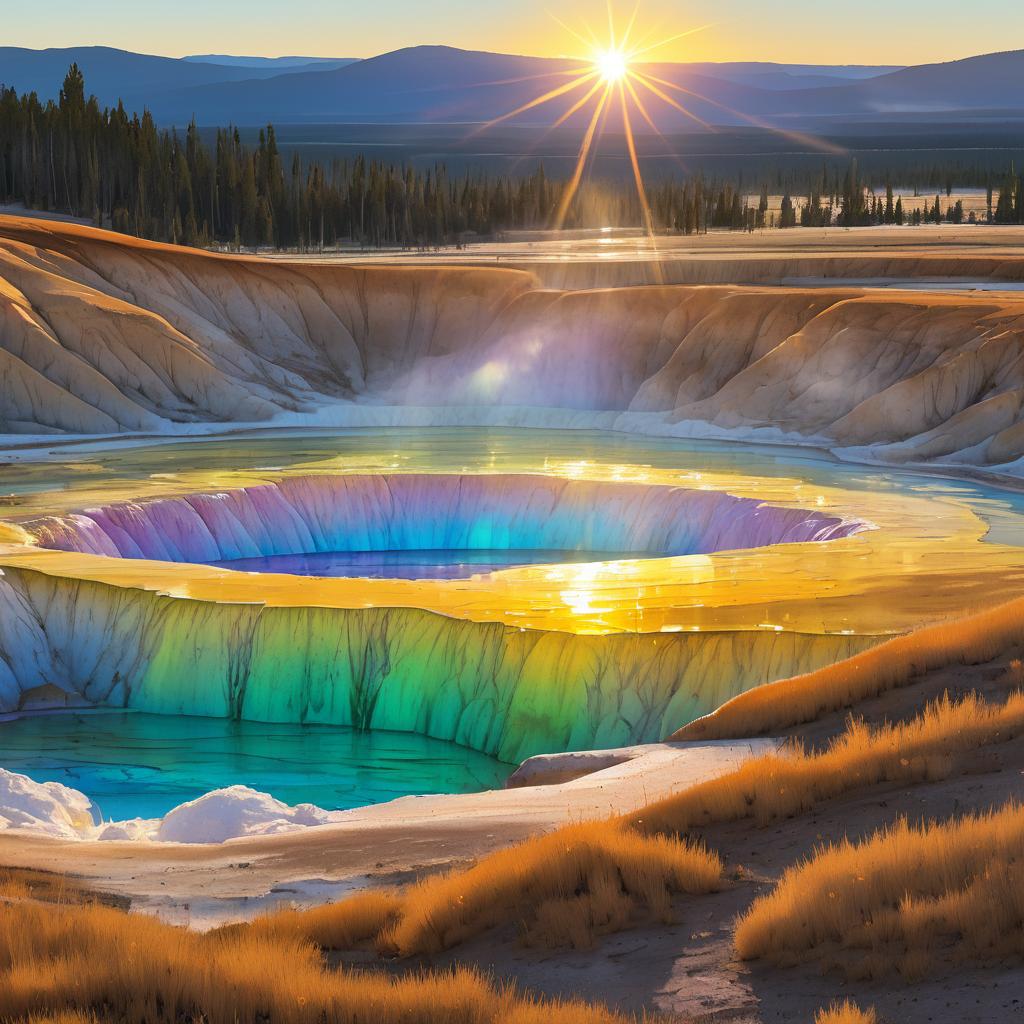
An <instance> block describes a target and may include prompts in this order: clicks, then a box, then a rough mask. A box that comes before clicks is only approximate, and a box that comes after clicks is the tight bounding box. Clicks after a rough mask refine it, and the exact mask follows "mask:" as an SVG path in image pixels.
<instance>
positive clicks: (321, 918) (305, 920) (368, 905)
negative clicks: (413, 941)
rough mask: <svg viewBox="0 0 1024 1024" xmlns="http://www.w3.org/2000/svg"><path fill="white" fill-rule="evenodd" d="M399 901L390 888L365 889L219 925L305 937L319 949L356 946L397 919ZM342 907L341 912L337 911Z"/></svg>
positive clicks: (229, 930) (227, 931) (233, 931)
mask: <svg viewBox="0 0 1024 1024" xmlns="http://www.w3.org/2000/svg"><path fill="white" fill-rule="evenodd" d="M402 903H403V900H402V896H401V895H400V894H399V893H397V892H395V891H394V890H392V889H368V890H366V891H365V892H360V893H356V894H355V895H354V896H349V897H348V898H347V899H345V900H344V901H343V902H341V903H327V904H324V905H323V906H319V907H312V908H311V909H309V910H279V911H276V912H275V913H273V914H267V915H265V916H263V917H259V918H257V919H256V920H255V921H253V922H252V923H251V924H244V925H229V926H227V927H225V928H221V929H220V934H221V935H223V936H229V935H240V934H243V933H246V934H249V935H261V936H264V937H267V938H270V939H293V940H304V941H307V942H312V943H313V945H314V946H318V947H319V948H320V949H358V948H359V947H360V946H363V945H365V944H367V943H370V942H372V941H373V940H374V939H376V938H377V936H378V935H380V934H381V933H382V932H383V931H385V930H387V929H388V928H390V927H392V926H393V925H394V924H395V923H396V922H397V921H398V917H399V913H400V911H401V908H402ZM341 908H344V912H339V911H340V910H341Z"/></svg>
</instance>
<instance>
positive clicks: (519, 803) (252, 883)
mask: <svg viewBox="0 0 1024 1024" xmlns="http://www.w3.org/2000/svg"><path fill="white" fill-rule="evenodd" d="M774 745H775V741H773V740H752V741H747V740H744V741H740V742H736V743H701V744H692V743H691V744H655V745H651V746H648V747H637V748H632V749H631V750H630V751H627V752H626V756H628V760H626V761H624V762H623V763H621V764H616V765H613V766H611V767H608V768H603V769H602V770H599V771H595V772H593V773H591V774H588V775H585V776H583V777H581V778H578V779H575V780H573V781H570V782H565V783H561V784H556V785H547V786H531V787H520V788H514V789H507V790H497V791H494V792H487V793H470V794H464V795H457V796H427V797H405V798H403V799H400V800H393V801H391V802H390V803H387V804H378V805H376V806H373V807H366V808H361V809H359V810H355V811H352V812H351V814H350V815H349V816H348V818H347V820H345V821H344V822H343V823H340V824H337V825H324V826H320V827H318V828H312V829H307V830H305V831H303V832H299V833H291V834H287V835H279V836H266V837H259V838H251V839H237V840H231V841H229V842H227V843H224V844H222V845H219V846H201V845H195V846H182V845H177V844H172V843H147V842H132V843H129V842H63V841H59V840H52V839H43V838H39V837H35V836H30V835H25V834H16V833H14V832H8V833H0V864H3V865H5V866H9V867H24V868H39V869H43V870H48V871H61V872H68V873H71V874H74V875H75V876H77V877H79V878H81V879H82V880H83V881H84V882H85V883H86V884H88V885H89V886H90V887H92V888H95V889H98V890H100V891H104V892H112V893H116V894H119V895H122V896H127V897H131V898H132V900H133V907H134V908H135V909H141V910H149V911H153V912H155V913H158V914H159V915H160V916H161V917H163V918H165V919H168V920H172V921H180V922H187V923H193V924H195V923H199V924H203V925H210V924H214V923H218V922H222V921H225V920H238V919H241V918H244V917H248V916H252V914H254V913H258V912H260V911H262V910H265V909H266V908H267V907H268V906H269V905H271V904H273V903H274V902H280V903H285V904H287V903H297V904H307V903H316V902H322V901H323V899H324V898H325V895H327V896H331V895H334V894H335V893H336V892H338V891H344V890H345V889H347V888H349V887H351V886H352V885H356V884H358V885H364V884H380V883H383V882H393V881H400V880H405V879H408V878H410V877H413V876H415V875H416V874H418V873H420V872H423V871H434V870H438V869H440V868H442V867H444V866H447V865H449V864H452V863H462V862H465V861H466V860H468V859H470V858H474V857H479V856H482V855H484V854H487V853H489V852H491V851H492V850H495V849H498V848H500V847H503V846H507V845H508V844H509V843H513V842H516V841H517V840H519V839H523V838H525V837H526V836H529V835H532V834H536V833H538V832H543V831H547V830H550V829H551V828H554V827H557V826H558V825H562V824H564V823H566V822H570V821H579V820H583V819H600V818H603V817H610V816H611V815H613V814H621V813H624V812H626V811H629V810H632V809H635V808H637V807H640V806H643V805H644V804H645V803H648V802H650V801H652V800H656V799H659V798H660V797H663V796H667V795H669V794H671V793H674V792H678V791H679V790H680V789H684V788H686V787H687V786H689V785H692V784H693V783H695V782H699V781H701V780H703V779H705V778H710V777H713V776H715V775H717V774H720V773H722V772H724V771H728V770H730V769H731V768H733V767H735V766H736V765H738V764H739V763H740V762H741V761H742V760H743V759H745V758H746V757H749V756H750V754H751V753H752V752H759V751H761V750H764V749H768V748H771V747H773V746H774ZM579 756H580V755H570V757H571V758H577V759H578V757H579ZM552 760H554V759H548V761H549V764H548V766H547V769H546V770H547V771H552V770H554V771H557V767H554V768H552V765H551V763H550V762H551V761H552ZM597 763H598V764H600V763H602V762H601V754H600V752H599V754H598V760H597ZM575 768H576V770H578V769H579V766H578V765H576V766H575ZM275 890H276V892H275ZM275 895H276V897H277V899H276V900H275V899H274V898H273V897H274V896H275ZM268 896H269V897H270V898H268Z"/></svg>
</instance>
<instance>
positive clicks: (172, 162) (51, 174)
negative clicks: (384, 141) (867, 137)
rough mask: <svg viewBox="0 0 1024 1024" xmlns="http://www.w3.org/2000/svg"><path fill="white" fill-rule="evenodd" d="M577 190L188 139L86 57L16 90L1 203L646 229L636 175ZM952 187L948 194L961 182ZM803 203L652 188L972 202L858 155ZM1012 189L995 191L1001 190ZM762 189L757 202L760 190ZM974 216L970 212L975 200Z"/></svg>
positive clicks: (0, 153) (238, 244)
mask: <svg viewBox="0 0 1024 1024" xmlns="http://www.w3.org/2000/svg"><path fill="white" fill-rule="evenodd" d="M568 187H569V186H568V184H567V183H566V182H564V181H557V180H552V179H549V178H548V177H547V175H546V174H545V171H544V168H543V166H541V167H538V168H537V169H536V170H535V171H533V172H532V173H530V174H526V175H520V176H518V177H512V176H503V175H496V176H493V175H492V176H488V175H482V174H473V173H466V174H463V175H461V176H458V177H451V176H449V174H448V172H447V170H446V168H445V167H444V165H443V164H437V165H436V166H435V167H433V168H432V169H430V170H426V171H423V170H418V169H416V168H413V167H410V166H397V165H394V164H385V163H383V162H377V161H367V160H365V159H364V158H363V157H361V156H358V157H356V158H355V159H354V160H351V161H347V160H346V161H339V160H333V161H329V162H327V163H321V162H316V161H309V162H306V163H304V162H303V161H302V160H301V159H300V157H299V155H298V154H297V153H295V154H293V155H292V157H291V159H290V160H288V159H286V158H285V157H284V156H283V155H282V153H281V151H280V149H279V147H278V143H277V139H276V137H275V133H274V129H273V126H267V128H266V129H264V130H263V131H261V132H260V134H259V138H258V143H257V144H256V145H254V146H249V145H245V144H243V143H242V141H241V139H240V136H239V132H238V131H237V130H236V129H233V128H222V129H218V130H217V132H216V135H215V138H214V140H213V143H212V145H207V144H206V143H205V142H204V141H203V139H202V138H201V137H200V132H199V130H198V128H197V127H196V125H195V124H194V123H193V124H191V125H189V126H188V128H187V129H186V130H185V131H184V133H181V134H179V133H178V132H177V131H175V130H165V129H160V128H158V127H157V125H156V124H155V123H154V121H153V118H152V117H151V116H150V114H149V113H148V112H143V113H142V114H141V115H139V114H137V113H131V114H129V113H128V112H127V111H126V110H125V109H124V106H123V105H122V104H120V103H119V104H118V105H117V107H115V108H106V109H101V108H100V106H99V103H98V102H97V100H96V98H95V97H94V96H88V95H87V93H86V88H85V81H84V78H83V76H82V73H81V71H80V70H79V68H78V67H77V65H72V66H71V68H70V69H69V71H68V74H67V76H66V78H65V79H64V83H63V87H62V88H61V90H60V94H59V97H58V99H57V100H56V101H47V102H46V103H43V102H41V101H40V100H39V98H38V96H37V95H36V94H35V93H29V94H25V95H19V94H18V92H17V90H15V89H13V88H0V197H2V198H3V199H4V200H5V201H6V202H15V203H21V204H23V205H24V206H26V207H28V208H30V209H35V210H43V211H52V212H61V213H67V214H71V215H73V216H76V217H80V218H86V219H89V220H91V221H92V222H93V223H95V224H97V225H100V226H107V227H111V228H112V229H113V230H115V231H121V232H125V233H128V234H133V235H137V236H139V237H143V238H149V239H154V240H157V241H167V242H174V243H179V244H185V245H204V246H210V245H221V246H228V247H231V248H235V249H241V248H243V247H246V248H253V249H255V248H258V247H273V248H277V249H297V250H300V251H310V250H316V249H321V250H322V249H324V248H326V247H333V246H335V245H337V244H339V243H344V244H351V245H362V246H368V247H384V246H396V247H407V248H413V247H436V246H442V245H451V244H459V243H460V241H462V240H465V239H466V238H467V237H482V238H487V237H495V236H497V235H500V234H501V233H503V232H508V231H514V230H528V229H541V228H546V227H550V226H552V225H553V224H554V222H555V220H556V217H559V214H560V213H561V214H562V216H561V217H560V220H561V223H562V226H564V227H566V228H585V227H601V226H635V225H637V224H640V223H642V220H643V211H642V210H641V209H640V203H639V198H638V196H637V194H636V190H635V188H634V187H633V185H632V183H615V182H587V183H584V185H583V186H582V187H581V188H579V189H578V190H577V191H576V192H575V193H574V194H573V198H572V201H571V202H570V203H569V204H568V205H567V208H566V209H565V210H564V211H563V210H562V206H563V202H564V199H565V196H566V189H567V188H568ZM951 187H952V186H949V187H948V188H947V190H946V191H947V196H948V195H949V193H950V191H951ZM803 196H804V198H803V201H802V203H800V204H799V208H798V204H797V202H796V201H795V200H794V198H793V196H792V195H791V194H790V193H789V192H788V191H787V192H786V194H785V195H784V197H783V201H782V209H781V212H780V214H779V215H778V216H777V217H776V216H775V215H774V214H770V213H769V212H768V185H767V184H766V183H762V184H761V186H760V202H754V201H752V200H751V198H750V194H749V192H748V191H747V190H745V189H744V187H743V182H742V181H739V182H734V183H730V182H708V181H705V180H704V178H703V177H702V176H695V177H692V178H689V179H684V180H666V181H662V182H660V183H657V184H656V185H654V186H652V187H651V188H649V190H648V200H649V203H650V214H651V218H652V223H653V225H654V227H655V228H656V229H658V230H663V231H664V230H667V231H677V232H680V233H684V234H693V233H699V232H704V231H708V230H710V229H728V230H738V231H752V230H755V229H756V228H764V227H776V226H777V227H795V226H798V225H803V226H807V227H818V226H828V225H832V224H837V225H842V226H853V225H860V224H873V223H887V224H889V223H891V224H900V223H911V222H914V220H915V218H916V219H917V220H918V221H920V220H923V219H925V217H927V218H929V219H939V220H942V219H955V218H956V217H957V216H958V212H957V204H948V205H947V208H946V209H945V210H941V209H940V208H939V197H938V196H937V197H936V202H935V206H934V208H930V210H931V212H929V213H927V214H926V213H925V212H924V211H922V210H920V209H915V210H914V211H913V213H911V214H907V215H905V214H904V211H903V206H902V201H901V200H900V199H899V198H898V197H897V198H896V200H895V201H894V200H893V190H892V187H891V186H889V187H888V188H887V192H886V195H885V196H884V197H883V196H881V195H878V194H875V193H874V192H873V191H872V190H871V189H869V188H868V187H867V185H866V183H865V182H864V181H863V180H862V178H861V175H860V174H859V172H858V170H857V166H856V163H852V164H851V165H850V166H849V167H848V168H847V169H846V170H845V172H843V173H841V172H840V171H839V170H837V169H836V168H835V167H827V166H826V167H823V168H822V171H821V174H820V176H818V177H817V178H815V179H812V180H811V181H809V182H808V185H807V188H806V191H805V192H804V193H803ZM996 196H997V197H998V198H995V197H996ZM756 198H757V197H756V194H755V196H754V199H755V200H756ZM988 198H989V204H988V215H987V218H986V219H988V220H991V221H993V222H995V223H1021V222H1022V221H1024V175H1018V174H1016V173H1014V172H1011V173H1010V174H1009V175H1007V176H1006V177H1005V179H1004V180H1003V181H1002V182H1001V184H1000V186H999V188H998V191H997V192H996V190H994V189H993V187H992V185H991V183H990V184H989V187H988ZM959 216H960V219H963V207H962V205H961V206H960V207H959Z"/></svg>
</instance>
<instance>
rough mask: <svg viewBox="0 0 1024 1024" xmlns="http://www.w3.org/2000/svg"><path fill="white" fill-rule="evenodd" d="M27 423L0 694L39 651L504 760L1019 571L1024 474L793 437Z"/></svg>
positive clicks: (680, 716) (728, 682)
mask: <svg viewBox="0 0 1024 1024" xmlns="http://www.w3.org/2000/svg"><path fill="white" fill-rule="evenodd" d="M49 451H50V454H44V453H43V452H41V451H40V450H39V449H33V450H31V452H28V453H26V454H27V455H30V457H28V458H26V459H25V460H24V461H22V462H15V463H14V464H13V465H12V466H10V467H9V468H8V470H7V472H6V478H7V480H8V481H9V483H8V484H7V487H6V489H7V492H8V493H7V494H6V495H5V497H4V499H3V501H2V503H0V506H2V507H0V518H2V520H3V524H2V525H0V536H2V538H3V540H4V544H3V546H2V547H0V569H2V571H3V573H4V577H3V581H2V584H3V586H4V587H5V588H6V591H5V592H6V600H7V601H8V603H9V606H10V608H11V609H12V611H13V613H15V614H16V615H17V621H18V623H19V628H18V629H17V630H15V629H13V628H11V627H8V628H6V629H4V627H0V699H2V700H3V701H5V702H6V705H7V707H8V708H10V707H12V706H17V703H18V701H19V700H21V699H22V698H21V697H20V696H19V695H20V694H21V693H22V692H23V691H25V690H28V689H31V687H29V686H27V685H26V682H30V681H34V682H35V683H36V685H43V684H47V683H49V684H55V685H56V686H57V687H58V688H60V689H62V690H64V691H67V692H69V693H73V694H74V695H75V699H77V700H84V701H86V702H88V703H89V704H90V705H95V706H99V707H104V708H116V709H132V710H136V711H140V712H146V713H149V714H161V715H199V716H207V717H212V718H220V719H227V720H230V721H251V722H268V723H279V724H285V723H291V724H295V723H298V724H319V725H332V726H339V727H344V728H351V729H356V730H384V731H400V732H407V733H415V734H417V735H420V736H427V737H432V738H435V739H439V740H445V741H450V742H453V743H457V744H460V745H462V746H464V747H467V748H471V749H472V750H475V751H478V752H482V753H485V754H487V755H489V756H492V757H496V758H499V759H500V760H501V761H503V762H516V761H519V760H521V759H522V758H524V757H526V756H529V755H530V754H534V753H538V752H550V751H555V750H566V749H580V748H594V747H611V746H619V745H623V744H626V743H635V742H643V741H650V740H656V739H660V738H662V737H663V736H664V735H666V734H668V733H670V732H672V731H673V730H674V729H676V728H678V727H679V726H681V725H682V724H684V723H685V722H687V721H689V720H692V719H693V718H694V717H696V716H698V715H700V714H703V713H706V712H707V711H709V710H711V709H713V708H714V707H715V706H717V705H718V704H720V703H721V702H722V701H724V700H726V699H728V698H729V697H731V696H732V695H734V694H735V693H737V692H739V691H741V690H744V689H747V688H749V687H750V686H753V685H757V684H758V683H761V682H764V681H766V680H769V679H773V678H779V677H782V676H786V675H791V674H794V673H797V672H801V671H806V670H810V669H813V668H816V667H818V666H820V665H822V664H825V663H828V662H831V661H834V660H836V659H838V658H841V657H845V656H847V655H849V654H851V653H854V652H856V651H858V650H862V649H864V648H865V647H867V646H870V645H871V644H874V643H876V642H878V640H879V639H880V638H883V637H885V636H888V635H892V634H895V633H900V632H903V631H906V630H909V629H911V628H913V627H914V626H917V625H920V624H923V623H926V622H934V621H937V620H941V619H944V618H949V617H953V616H956V615H959V614H962V613H964V612H965V611H971V610H975V609H978V608H980V607H984V606H987V605H993V604H996V603H998V602H1000V601H1002V600H1008V599H1010V598H1011V597H1013V596H1016V595H1017V594H1019V592H1020V589H1021V585H1022V583H1024V500H1022V498H1021V496H1020V495H1018V494H1016V493H1014V492H1011V491H1004V490H1001V489H999V488H997V487H994V486H990V485H987V484H982V483H978V482H973V481H967V480H956V479H944V478H942V477H939V476H935V475H916V474H914V473H910V472H893V471H890V470H874V469H866V468H864V467H858V466H853V465H846V464H843V463H839V462H837V461H835V460H834V459H832V458H831V457H830V456H827V455H824V454H820V453H816V452H813V451H810V450H807V449H801V450H797V449H786V448H771V447H754V446H746V445H739V444H731V443H723V442H717V443H712V442H707V443H704V442H695V441H679V440H669V439H665V440H656V439H653V440H652V439H649V438H639V437H633V436H630V435H623V434H603V433H596V432H584V431H548V430H506V429H501V430H498V429H495V430H480V429H479V428H472V429H468V428H467V429H461V428H446V429H433V430H429V429H415V430H412V429H401V428H388V429H367V430H349V431H309V430H295V431H263V432H260V433H252V434H236V435H231V436H228V437H219V438H206V439H204V438H192V439H188V440H182V441H153V442H151V443H145V444H140V443H135V444H125V445H120V446H118V445H113V446H112V445H105V446H104V445H94V446H92V447H90V446H89V445H69V446H66V447H62V446H55V447H52V448H51V449H50V450H49ZM15 454H16V453H15ZM524 553H527V554H528V556H527V557H526V558H524V557H522V556H523V554H524ZM411 556H415V557H411ZM324 557H328V560H329V559H330V557H334V558H336V559H337V558H340V559H341V561H342V562H344V563H345V566H346V568H345V572H344V573H343V574H342V573H338V574H333V575H332V574H329V573H324V574H323V575H316V574H315V572H316V560H317V559H318V558H320V559H323V558H324ZM310 559H312V569H311V570H310V571H311V572H312V573H314V574H312V575H311V574H310V573H309V572H305V571H298V570H297V569H296V566H297V565H299V564H300V563H303V564H304V563H305V562H309V560H310ZM417 559H418V560H419V561H418V562H417ZM253 560H255V562H254V561H253ZM410 560H411V562H412V563H413V568H412V570H411V571H408V572H406V571H402V572H398V571H395V572H394V573H393V574H391V573H389V570H388V565H389V564H390V565H397V564H399V563H403V564H408V563H409V562H410ZM361 563H362V564H370V565H372V566H373V571H372V572H370V571H367V572H366V573H365V574H360V572H359V565H360V564H361ZM509 563H511V564H509ZM416 564H420V565H433V566H434V567H435V568H437V567H440V568H441V569H442V570H444V571H433V572H420V571H417V569H416ZM506 565H508V567H506ZM451 566H455V567H456V571H448V569H450V567H451ZM282 568H283V569H288V570H289V571H279V570H281V569H282ZM275 570H277V571H275ZM7 621H13V618H12V617H11V616H8V617H7Z"/></svg>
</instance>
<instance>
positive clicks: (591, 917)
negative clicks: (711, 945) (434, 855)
mask: <svg viewBox="0 0 1024 1024" xmlns="http://www.w3.org/2000/svg"><path fill="white" fill-rule="evenodd" d="M721 874H722V863H721V860H720V859H719V858H718V856H717V855H716V854H713V853H709V852H707V851H706V850H705V849H704V848H703V847H700V846H696V845H692V844H689V843H686V842H682V841H680V840H678V839H675V838H667V837H664V836H642V835H638V834H637V833H636V832H635V831H632V830H629V829H625V828H623V827H622V826H621V824H620V823H618V822H616V821H602V822H590V823H588V824H583V825H571V826H568V827H566V828H562V829H559V830H558V831H557V832H553V833H551V834H550V835H546V836H538V837H536V838H533V839H528V840H526V841H525V842H523V843H518V844H516V845H515V846H511V847H509V848H508V849H506V850H500V851H498V852H497V853H494V854H491V855H490V856H489V857H485V858H484V859H483V860H481V861H479V862H478V863H477V864H475V865H474V866H472V867H470V868H468V869H455V870H452V871H450V872H448V873H447V874H444V875H438V876H434V877H430V878H426V879H424V880H423V881H420V882H418V883H416V884H415V885H412V886H410V887H408V888H407V889H405V890H404V891H403V892H401V893H394V892H385V893H372V892H370V893H364V894H360V895H358V896H354V897H351V898H349V899H346V900H342V901H340V902H339V903H335V904H329V905H327V906H323V907H318V908H316V909H315V910H311V911H285V912H283V913H277V914H272V915H269V916H268V917H265V918H263V919H262V920H261V921H260V922H258V923H256V924H255V925H254V926H253V927H254V928H255V930H256V932H257V933H258V934H262V935H272V936H275V937H276V936H281V937H290V938H293V939H305V940H309V941H311V942H314V943H316V944H317V945H319V946H320V947H321V948H324V949H350V948H353V947H354V946H358V945H361V944H363V943H364V942H366V941H367V940H373V942H374V944H375V945H376V946H377V947H378V948H379V949H382V950H384V951H386V952H389V953H395V954H398V955H401V956H412V955H419V954H430V953H437V952H440V951H441V950H444V949H449V948H451V947H452V946H456V945H458V944H459V943H461V942H465V941H466V940H467V939H470V938H472V937H473V936H475V935H478V934H480V933H481V932H484V931H487V930H488V929H491V928H494V927H496V926H500V925H508V924H511V925H514V926H516V927H517V928H518V930H519V932H520V934H521V936H522V938H523V939H524V941H525V942H527V943H528V944H531V945H539V946H552V947H558V946H563V947H564V946H569V947H572V948H575V949H586V948H589V947H591V946H592V945H593V943H594V940H595V938H596V937H597V936H598V935H602V934H605V933H608V932H612V931H618V930H620V929H621V928H624V927H627V926H628V925H629V924H631V923H633V922H635V921H636V920H638V919H640V918H646V919H652V918H653V919H657V920H661V921H668V920H670V919H671V911H672V897H673V895H675V894H677V893H696V892H710V891H712V890H714V889H715V888H716V887H717V886H718V884H719V880H720V878H721Z"/></svg>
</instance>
